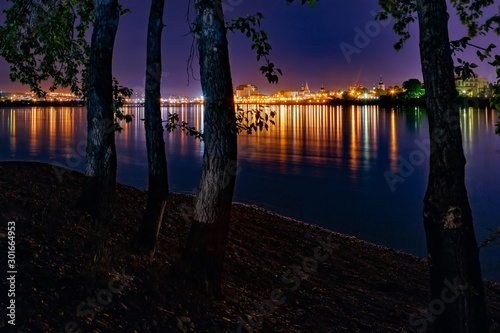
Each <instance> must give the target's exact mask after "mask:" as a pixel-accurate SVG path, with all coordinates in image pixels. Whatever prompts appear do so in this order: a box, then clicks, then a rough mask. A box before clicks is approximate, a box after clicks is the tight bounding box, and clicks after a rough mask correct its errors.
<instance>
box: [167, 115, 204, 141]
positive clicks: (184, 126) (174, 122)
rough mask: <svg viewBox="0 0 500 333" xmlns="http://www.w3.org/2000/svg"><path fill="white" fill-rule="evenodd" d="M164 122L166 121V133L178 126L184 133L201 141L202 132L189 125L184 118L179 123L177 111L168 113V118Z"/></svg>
mask: <svg viewBox="0 0 500 333" xmlns="http://www.w3.org/2000/svg"><path fill="white" fill-rule="evenodd" d="M164 122H166V123H167V124H166V126H165V128H166V129H167V132H168V133H172V132H173V131H174V130H175V129H176V128H179V129H181V130H182V131H183V132H185V133H186V135H190V136H194V138H195V139H199V140H200V141H203V133H202V132H200V131H198V130H196V128H195V127H192V126H189V124H188V123H187V122H185V121H184V120H183V121H182V122H180V123H179V114H177V113H169V114H168V119H167V120H165V121H164Z"/></svg>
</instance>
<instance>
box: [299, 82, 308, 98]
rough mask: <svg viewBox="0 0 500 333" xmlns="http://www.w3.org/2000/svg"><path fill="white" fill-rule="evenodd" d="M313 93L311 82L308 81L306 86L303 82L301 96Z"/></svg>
mask: <svg viewBox="0 0 500 333" xmlns="http://www.w3.org/2000/svg"><path fill="white" fill-rule="evenodd" d="M309 95H311V90H309V84H308V83H307V81H306V86H305V87H304V84H302V87H301V88H300V92H299V96H302V97H304V96H309Z"/></svg>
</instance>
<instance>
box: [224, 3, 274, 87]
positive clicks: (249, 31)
mask: <svg viewBox="0 0 500 333" xmlns="http://www.w3.org/2000/svg"><path fill="white" fill-rule="evenodd" d="M263 18H264V15H262V13H257V14H255V15H253V16H251V15H248V16H247V17H237V18H234V19H233V20H232V21H231V22H226V28H227V30H228V31H231V32H233V33H234V32H235V31H238V30H239V31H241V33H242V34H245V35H246V36H247V38H250V39H251V40H252V42H253V44H252V47H251V48H252V50H255V52H256V53H257V61H259V60H260V59H261V58H264V60H265V62H266V64H265V65H263V66H261V67H260V71H261V72H262V74H264V75H265V76H266V78H267V80H268V81H269V83H278V75H277V73H279V74H280V75H283V73H282V72H281V69H279V68H276V69H275V68H274V63H272V62H271V61H270V60H269V58H268V56H269V52H270V51H271V49H272V47H271V45H270V44H269V43H268V41H267V32H266V31H265V30H260V31H258V30H256V29H255V27H256V26H259V27H260V20H261V19H263ZM276 72H277V73H276Z"/></svg>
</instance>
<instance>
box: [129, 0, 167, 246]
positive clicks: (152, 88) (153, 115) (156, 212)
mask: <svg viewBox="0 0 500 333" xmlns="http://www.w3.org/2000/svg"><path fill="white" fill-rule="evenodd" d="M164 7H165V0H152V3H151V12H150V14H149V24H148V44H147V64H146V105H145V111H144V112H145V116H144V118H145V129H146V146H147V152H148V174H149V189H148V202H147V205H146V213H145V214H144V219H143V221H142V224H141V227H140V228H139V231H138V232H137V235H136V238H135V240H136V244H137V245H138V246H139V247H140V248H142V249H143V250H145V251H147V252H149V253H150V254H151V256H152V255H154V252H155V248H156V242H157V240H158V233H159V231H160V226H161V222H162V219H163V213H164V211H165V206H166V204H167V201H166V200H167V195H168V177H167V158H166V156H165V142H164V140H163V124H162V119H161V104H160V97H161V96H160V84H161V72H162V66H161V33H162V31H163V19H162V17H163V10H164Z"/></svg>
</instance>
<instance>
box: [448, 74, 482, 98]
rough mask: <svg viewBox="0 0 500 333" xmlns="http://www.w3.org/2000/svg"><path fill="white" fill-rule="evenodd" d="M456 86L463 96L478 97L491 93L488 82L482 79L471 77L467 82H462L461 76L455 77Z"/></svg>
mask: <svg viewBox="0 0 500 333" xmlns="http://www.w3.org/2000/svg"><path fill="white" fill-rule="evenodd" d="M455 86H456V88H457V90H458V91H459V92H460V93H462V94H468V95H470V96H477V95H481V94H487V93H488V91H489V85H488V81H487V80H486V79H485V78H481V77H471V78H468V79H467V80H462V78H461V77H460V76H457V77H455Z"/></svg>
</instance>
